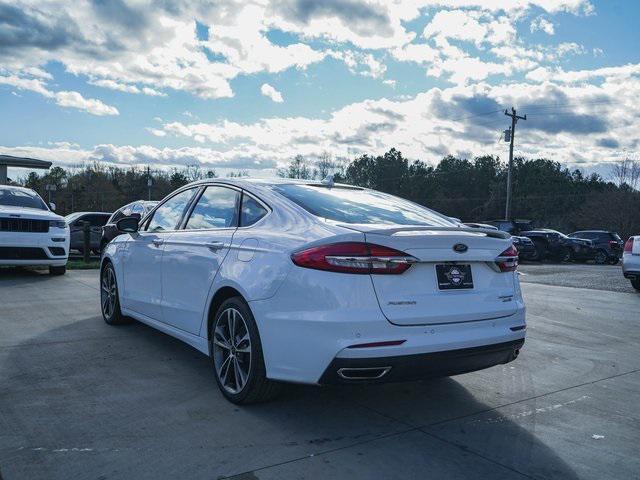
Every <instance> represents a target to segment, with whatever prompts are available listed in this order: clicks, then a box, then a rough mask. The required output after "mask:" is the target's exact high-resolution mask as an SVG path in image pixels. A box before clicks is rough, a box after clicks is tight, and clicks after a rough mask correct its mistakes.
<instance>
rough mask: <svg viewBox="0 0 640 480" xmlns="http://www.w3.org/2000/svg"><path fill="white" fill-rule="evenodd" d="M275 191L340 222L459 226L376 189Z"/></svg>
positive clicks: (314, 187) (280, 187) (287, 188)
mask: <svg viewBox="0 0 640 480" xmlns="http://www.w3.org/2000/svg"><path fill="white" fill-rule="evenodd" d="M272 188H273V189H274V190H275V191H276V192H278V193H280V194H281V195H284V196H285V197H286V198H288V199H289V200H291V201H292V202H294V203H297V204H298V205H299V206H301V207H302V208H304V209H305V210H307V211H308V212H309V213H312V214H313V215H316V216H318V217H321V218H325V219H328V220H334V221H337V222H343V223H369V224H371V223H383V224H395V225H429V226H443V227H453V226H456V224H455V223H453V222H452V221H451V220H449V219H448V218H447V217H445V216H444V215H440V214H439V213H436V212H434V211H433V210H429V209H428V208H426V207H423V206H421V205H418V204H416V203H413V202H410V201H408V200H404V199H402V198H399V197H394V196H393V195H387V194H386V193H382V192H376V191H373V190H361V189H356V188H347V187H333V188H328V187H324V186H320V185H300V184H281V185H274V186H273V187H272Z"/></svg>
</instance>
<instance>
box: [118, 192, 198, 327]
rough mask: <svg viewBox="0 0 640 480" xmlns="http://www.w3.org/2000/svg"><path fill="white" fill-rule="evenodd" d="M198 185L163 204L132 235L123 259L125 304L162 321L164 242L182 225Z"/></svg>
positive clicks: (124, 305)
mask: <svg viewBox="0 0 640 480" xmlns="http://www.w3.org/2000/svg"><path fill="white" fill-rule="evenodd" d="M197 190H198V189H197V188H191V189H188V190H183V191H182V192H179V193H178V194H176V195H174V196H172V197H170V198H168V199H167V200H165V202H164V203H162V204H161V205H160V206H158V208H157V209H156V211H155V212H154V213H153V216H152V217H151V218H150V219H149V221H147V222H145V224H144V225H142V226H141V230H140V231H139V232H137V233H135V234H131V238H130V239H129V241H128V242H127V244H126V247H125V248H126V249H125V256H124V261H123V271H124V290H123V292H122V295H121V296H122V302H123V307H125V308H126V309H129V310H132V311H134V312H136V313H139V314H142V315H144V316H146V317H149V318H151V319H153V320H158V321H162V308H161V301H162V255H163V252H164V243H165V241H166V240H167V238H169V237H170V236H171V234H172V233H173V232H175V231H176V229H177V228H178V227H179V225H180V223H181V221H182V218H183V215H184V213H185V212H186V211H187V207H188V206H189V204H190V203H191V200H192V198H193V196H194V194H195V192H196V191H197Z"/></svg>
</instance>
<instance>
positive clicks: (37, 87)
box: [0, 75, 119, 116]
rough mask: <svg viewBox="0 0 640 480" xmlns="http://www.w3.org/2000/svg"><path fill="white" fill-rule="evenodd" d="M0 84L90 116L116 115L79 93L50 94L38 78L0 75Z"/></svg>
mask: <svg viewBox="0 0 640 480" xmlns="http://www.w3.org/2000/svg"><path fill="white" fill-rule="evenodd" d="M0 84H4V85H11V86H14V87H16V88H18V89H20V90H29V91H32V92H35V93H39V94H40V95H42V96H44V97H46V98H51V99H53V100H55V102H56V104H58V105H60V106H61V107H71V108H77V109H78V110H84V111H86V112H88V113H90V114H92V115H98V116H102V115H118V114H119V112H118V109H117V108H116V107H112V106H110V105H107V104H105V103H104V102H102V101H101V100H98V99H95V98H84V97H83V96H82V95H81V94H80V93H79V92H69V91H60V92H52V91H51V90H49V89H48V88H47V86H46V84H45V83H44V81H43V80H41V79H40V78H25V77H18V76H16V75H7V76H3V75H0Z"/></svg>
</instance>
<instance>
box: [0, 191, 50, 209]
mask: <svg viewBox="0 0 640 480" xmlns="http://www.w3.org/2000/svg"><path fill="white" fill-rule="evenodd" d="M0 205H4V206H7V207H25V208H37V209H39V210H48V208H47V206H46V205H45V203H44V201H43V200H42V199H41V198H40V196H39V195H38V194H37V193H35V192H29V191H27V190H17V189H13V188H3V189H0Z"/></svg>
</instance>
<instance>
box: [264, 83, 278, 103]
mask: <svg viewBox="0 0 640 480" xmlns="http://www.w3.org/2000/svg"><path fill="white" fill-rule="evenodd" d="M260 93H262V95H264V96H265V97H269V98H270V99H271V100H273V101H274V102H276V103H282V102H283V101H284V100H282V94H281V93H280V92H279V91H278V90H276V89H275V88H274V87H272V86H271V85H269V84H268V83H263V84H262V86H261V87H260Z"/></svg>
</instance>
